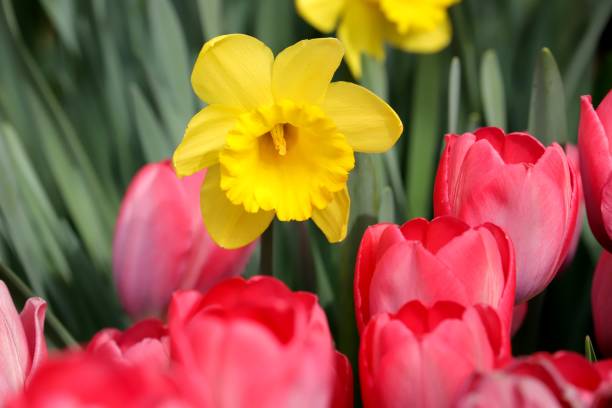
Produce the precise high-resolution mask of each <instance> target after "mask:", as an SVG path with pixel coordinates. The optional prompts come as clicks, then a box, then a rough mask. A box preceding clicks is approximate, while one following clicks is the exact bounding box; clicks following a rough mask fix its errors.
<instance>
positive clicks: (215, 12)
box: [198, 0, 223, 41]
mask: <svg viewBox="0 0 612 408" xmlns="http://www.w3.org/2000/svg"><path fill="white" fill-rule="evenodd" d="M198 11H199V12H200V25H201V26H202V31H203V33H204V38H205V39H206V41H208V40H210V39H211V38H213V37H216V36H218V35H221V34H222V33H223V27H222V26H221V24H222V23H223V10H222V4H221V0H198Z"/></svg>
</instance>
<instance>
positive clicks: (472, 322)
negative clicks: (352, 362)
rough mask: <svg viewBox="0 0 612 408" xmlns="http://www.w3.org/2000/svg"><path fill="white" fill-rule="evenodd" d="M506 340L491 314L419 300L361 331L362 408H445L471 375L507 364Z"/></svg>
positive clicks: (378, 317) (492, 311)
mask: <svg viewBox="0 0 612 408" xmlns="http://www.w3.org/2000/svg"><path fill="white" fill-rule="evenodd" d="M509 356H510V338H509V335H508V333H507V331H506V330H505V328H504V327H503V325H502V323H501V320H500V319H499V316H498V315H497V313H496V312H495V309H493V308H491V307H488V306H481V305H478V306H472V307H468V308H465V307H463V306H461V305H460V304H458V303H454V302H438V303H436V304H434V305H433V306H432V307H430V308H427V307H425V306H424V305H423V304H422V303H420V302H419V301H413V302H410V303H407V304H405V305H404V306H403V307H402V308H401V309H400V310H399V312H398V313H397V314H388V313H380V314H378V315H376V316H374V317H373V318H372V319H371V320H370V322H369V323H368V325H367V326H366V328H365V330H364V332H363V335H362V338H361V346H360V351H359V375H360V378H361V389H362V395H363V400H364V406H365V407H382V408H384V407H448V406H450V404H451V402H452V401H454V400H455V398H456V397H457V394H458V393H459V391H460V390H461V387H462V385H463V383H464V382H465V381H466V380H467V379H468V378H469V376H470V375H471V374H472V373H473V372H475V371H481V372H486V371H490V370H492V369H494V368H497V367H499V366H501V365H503V364H505V363H506V362H507V360H508V359H509Z"/></svg>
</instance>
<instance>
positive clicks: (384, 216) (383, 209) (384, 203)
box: [378, 186, 395, 222]
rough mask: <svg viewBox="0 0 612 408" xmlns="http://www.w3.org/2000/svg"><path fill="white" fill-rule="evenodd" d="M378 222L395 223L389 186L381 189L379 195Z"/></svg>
mask: <svg viewBox="0 0 612 408" xmlns="http://www.w3.org/2000/svg"><path fill="white" fill-rule="evenodd" d="M378 222H395V204H394V203H393V191H392V190H391V187H390V186H386V187H385V188H383V190H382V194H381V195H380V207H379V209H378Z"/></svg>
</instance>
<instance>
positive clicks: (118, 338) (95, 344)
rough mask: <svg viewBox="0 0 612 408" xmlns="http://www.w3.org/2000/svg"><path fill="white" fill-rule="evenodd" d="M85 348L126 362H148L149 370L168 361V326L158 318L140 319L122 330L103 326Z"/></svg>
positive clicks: (157, 367) (165, 364) (162, 367)
mask: <svg viewBox="0 0 612 408" xmlns="http://www.w3.org/2000/svg"><path fill="white" fill-rule="evenodd" d="M87 351H88V352H89V353H91V354H96V355H98V356H101V357H104V358H106V359H111V360H116V361H118V362H121V363H125V364H141V365H151V368H152V369H164V368H168V366H169V364H170V345H169V340H168V329H167V328H166V327H165V326H164V324H163V323H162V322H161V321H159V320H157V319H147V320H142V321H140V322H138V323H136V324H135V325H134V326H132V327H130V328H129V329H127V330H126V331H124V332H121V331H120V330H117V329H104V330H102V331H100V332H99V333H98V334H96V335H95V336H94V337H93V339H92V340H91V341H90V342H89V344H88V346H87Z"/></svg>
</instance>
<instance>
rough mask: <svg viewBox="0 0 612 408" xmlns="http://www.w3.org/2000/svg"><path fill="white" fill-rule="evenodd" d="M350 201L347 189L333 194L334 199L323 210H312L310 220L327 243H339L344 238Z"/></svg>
mask: <svg viewBox="0 0 612 408" xmlns="http://www.w3.org/2000/svg"><path fill="white" fill-rule="evenodd" d="M350 207H351V199H350V197H349V193H348V190H347V188H346V187H345V188H344V189H343V190H340V191H339V192H337V193H335V194H334V198H333V199H332V201H331V202H330V203H329V205H328V206H327V207H325V208H324V209H323V210H319V209H316V208H313V211H312V220H313V221H314V223H315V224H317V227H319V229H320V230H321V231H323V233H324V234H325V236H326V237H327V240H328V241H329V242H340V241H342V240H343V239H344V238H345V237H346V231H347V227H348V219H349V211H350Z"/></svg>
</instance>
